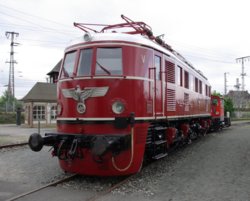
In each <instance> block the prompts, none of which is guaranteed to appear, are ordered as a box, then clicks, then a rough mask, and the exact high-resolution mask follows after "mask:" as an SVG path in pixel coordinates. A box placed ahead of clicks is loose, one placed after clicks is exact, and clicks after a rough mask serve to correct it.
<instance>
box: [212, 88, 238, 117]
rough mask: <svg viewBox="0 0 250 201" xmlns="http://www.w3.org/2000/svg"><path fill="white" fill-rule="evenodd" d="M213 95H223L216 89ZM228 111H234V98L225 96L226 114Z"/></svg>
mask: <svg viewBox="0 0 250 201" xmlns="http://www.w3.org/2000/svg"><path fill="white" fill-rule="evenodd" d="M213 95H214V96H220V97H223V96H222V95H221V94H220V93H219V92H216V91H214V92H213ZM227 112H230V114H231V115H232V113H233V112H234V106H233V100H232V99H231V98H229V97H224V113H225V115H226V113H227Z"/></svg>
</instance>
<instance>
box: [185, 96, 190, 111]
mask: <svg viewBox="0 0 250 201" xmlns="http://www.w3.org/2000/svg"><path fill="white" fill-rule="evenodd" d="M184 105H185V112H188V111H189V94H187V93H184Z"/></svg>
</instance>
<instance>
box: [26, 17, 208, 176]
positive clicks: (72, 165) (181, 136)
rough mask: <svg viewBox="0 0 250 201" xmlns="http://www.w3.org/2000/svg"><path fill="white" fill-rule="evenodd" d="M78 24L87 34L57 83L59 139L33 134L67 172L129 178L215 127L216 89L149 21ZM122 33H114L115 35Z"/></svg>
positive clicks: (37, 145) (70, 52)
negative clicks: (213, 94)
mask: <svg viewBox="0 0 250 201" xmlns="http://www.w3.org/2000/svg"><path fill="white" fill-rule="evenodd" d="M122 18H123V19H124V20H125V23H121V24H115V25H100V24H98V25H97V24H95V26H101V27H102V29H101V30H100V31H97V30H94V29H93V28H91V27H92V26H91V25H93V24H80V23H75V24H74V25H75V26H76V27H78V28H80V29H82V30H83V31H84V32H85V34H84V36H83V37H82V38H80V39H79V40H78V41H76V42H74V44H72V45H71V46H69V47H67V48H66V50H65V55H64V59H63V62H62V66H61V70H60V74H59V80H58V84H57V96H58V108H57V110H58V115H57V130H58V132H57V133H47V134H45V137H41V136H40V135H39V134H32V135H31V136H30V139H29V145H30V147H31V149H32V150H34V151H40V150H41V149H42V147H43V145H47V146H53V148H54V149H53V152H52V154H53V155H54V156H57V157H58V158H59V162H60V166H61V168H62V169H63V170H65V171H67V172H75V173H79V174H85V175H101V176H113V175H128V174H133V173H136V172H138V171H139V170H140V168H141V166H142V163H143V159H144V158H145V157H146V158H149V159H159V158H162V157H164V156H166V155H167V151H168V149H170V148H171V147H173V146H174V145H178V144H180V143H184V142H188V141H190V140H192V139H194V138H196V137H197V136H198V135H200V134H202V133H204V132H206V131H207V130H209V128H210V127H211V125H212V122H211V121H212V120H211V103H210V96H211V86H210V84H209V83H208V81H207V78H206V77H205V76H204V75H203V74H202V73H201V72H200V71H198V70H196V69H195V68H194V67H193V66H192V65H191V64H190V63H189V62H188V61H187V60H186V59H185V58H184V57H182V56H181V55H180V54H179V53H177V52H176V51H175V50H173V49H172V48H171V47H170V46H169V45H167V44H166V43H164V41H163V40H162V39H161V37H160V36H159V37H155V36H154V35H153V33H152V31H151V28H150V27H149V26H148V25H147V24H145V23H144V22H134V21H132V20H130V19H129V18H127V17H125V16H123V15H122ZM119 30H120V31H121V32H117V31H119Z"/></svg>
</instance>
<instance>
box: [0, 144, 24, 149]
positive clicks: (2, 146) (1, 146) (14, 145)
mask: <svg viewBox="0 0 250 201" xmlns="http://www.w3.org/2000/svg"><path fill="white" fill-rule="evenodd" d="M27 144H28V142H22V143H16V144H6V145H0V149H4V148H13V147H21V146H25V145H27Z"/></svg>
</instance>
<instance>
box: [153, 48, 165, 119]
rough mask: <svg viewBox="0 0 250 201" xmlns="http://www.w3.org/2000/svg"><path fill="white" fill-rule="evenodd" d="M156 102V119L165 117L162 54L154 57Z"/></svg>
mask: <svg viewBox="0 0 250 201" xmlns="http://www.w3.org/2000/svg"><path fill="white" fill-rule="evenodd" d="M154 68H155V70H154V100H155V118H157V117H162V116H164V112H163V103H164V101H163V98H164V97H163V81H162V79H163V75H162V74H163V72H162V57H161V54H157V53H156V54H155V55H154Z"/></svg>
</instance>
